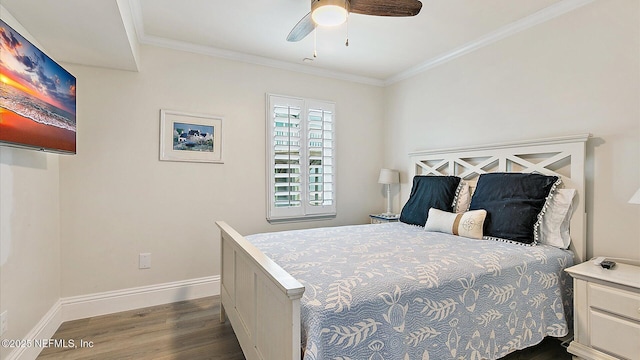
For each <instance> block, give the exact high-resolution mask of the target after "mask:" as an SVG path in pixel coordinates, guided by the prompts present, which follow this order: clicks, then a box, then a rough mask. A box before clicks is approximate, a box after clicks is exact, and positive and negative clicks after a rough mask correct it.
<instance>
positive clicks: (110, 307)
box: [60, 276, 220, 321]
mask: <svg viewBox="0 0 640 360" xmlns="http://www.w3.org/2000/svg"><path fill="white" fill-rule="evenodd" d="M219 294H220V276H208V277H203V278H197V279H190V280H183V281H176V282H171V283H164V284H157V285H149V286H141V287H137V288H131V289H123V290H116V291H107V292H103V293H97V294H90V295H81V296H72V297H68V298H63V299H60V302H61V303H62V318H63V321H70V320H77V319H84V318H88V317H92V316H100V315H105V314H113V313H116V312H120V311H127V310H134V309H140V308H144V307H149V306H155V305H162V304H169V303H172V302H176V301H183V300H192V299H198V298H201V297H205V296H213V295H219Z"/></svg>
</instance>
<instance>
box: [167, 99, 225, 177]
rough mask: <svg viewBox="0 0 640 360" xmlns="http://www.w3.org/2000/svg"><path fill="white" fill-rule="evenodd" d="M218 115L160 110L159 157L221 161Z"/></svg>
mask: <svg viewBox="0 0 640 360" xmlns="http://www.w3.org/2000/svg"><path fill="white" fill-rule="evenodd" d="M222 120H223V119H222V118H221V117H219V116H212V115H206V114H197V113H188V112H181V111H174V110H165V109H161V110H160V160H165V161H192V162H210V163H218V164H222V163H223V161H222Z"/></svg>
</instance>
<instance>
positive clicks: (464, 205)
mask: <svg viewBox="0 0 640 360" xmlns="http://www.w3.org/2000/svg"><path fill="white" fill-rule="evenodd" d="M470 204H471V188H470V187H469V184H468V183H467V182H466V181H464V180H461V181H460V189H459V191H458V194H456V203H455V204H454V206H453V211H454V212H457V213H463V212H465V211H467V210H469V205H470Z"/></svg>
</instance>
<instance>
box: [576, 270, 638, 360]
mask: <svg viewBox="0 0 640 360" xmlns="http://www.w3.org/2000/svg"><path fill="white" fill-rule="evenodd" d="M565 271H566V272H568V273H569V274H570V275H571V276H572V277H573V307H574V330H573V331H574V339H573V341H572V342H571V344H570V345H569V348H568V349H567V351H569V352H570V353H571V354H573V355H574V359H576V358H577V359H618V358H624V359H632V360H638V359H640V267H638V266H634V265H628V264H622V263H620V262H617V264H616V266H615V267H614V268H613V269H609V270H607V269H603V268H602V267H600V266H596V265H594V264H593V261H586V262H583V263H582V264H579V265H576V266H572V267H570V268H568V269H566V270H565Z"/></svg>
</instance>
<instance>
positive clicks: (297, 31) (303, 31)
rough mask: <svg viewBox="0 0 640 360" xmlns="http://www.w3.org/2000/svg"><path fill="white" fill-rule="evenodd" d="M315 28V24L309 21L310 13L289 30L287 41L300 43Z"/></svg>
mask: <svg viewBox="0 0 640 360" xmlns="http://www.w3.org/2000/svg"><path fill="white" fill-rule="evenodd" d="M315 28H316V23H314V22H313V20H312V19H311V13H308V14H307V15H306V16H305V17H303V18H302V20H300V21H298V23H297V24H296V26H294V27H293V29H291V32H290V33H289V35H288V36H287V41H291V42H295V41H300V40H302V39H304V38H305V37H306V36H307V35H309V34H310V33H311V32H312V31H313V29H315Z"/></svg>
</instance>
